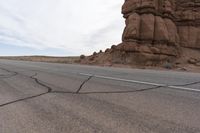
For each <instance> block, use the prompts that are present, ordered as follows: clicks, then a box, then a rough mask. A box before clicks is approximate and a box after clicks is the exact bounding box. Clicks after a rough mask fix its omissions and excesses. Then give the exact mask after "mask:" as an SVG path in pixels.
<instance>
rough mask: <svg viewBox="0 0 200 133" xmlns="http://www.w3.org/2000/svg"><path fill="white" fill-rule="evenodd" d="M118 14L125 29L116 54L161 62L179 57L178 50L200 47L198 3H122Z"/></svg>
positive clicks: (173, 0)
mask: <svg viewBox="0 0 200 133" xmlns="http://www.w3.org/2000/svg"><path fill="white" fill-rule="evenodd" d="M122 13H123V15H124V18H125V19H126V27H125V29H124V33H123V36H122V40H123V42H122V43H121V44H120V45H118V46H117V48H116V51H117V53H118V54H117V55H120V54H122V53H123V54H124V52H126V53H129V55H130V53H135V54H133V55H132V57H134V56H136V55H137V56H136V57H134V59H133V60H134V61H135V62H140V61H139V60H141V59H140V58H139V57H140V56H139V55H141V58H147V59H148V60H155V59H156V61H158V62H159V61H160V62H163V61H166V60H173V58H174V59H176V58H178V57H180V56H181V51H180V47H188V48H197V49H198V48H200V27H199V26H200V0H125V3H124V5H123V6H122ZM120 52H121V53H120ZM136 53H137V54H136ZM145 54H148V55H147V56H148V57H145V56H144V55H145ZM151 57H152V59H151ZM161 57H165V58H161ZM113 58H114V57H113ZM163 59H164V60H163ZM128 60H130V59H128Z"/></svg>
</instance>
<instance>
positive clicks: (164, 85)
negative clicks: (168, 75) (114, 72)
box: [79, 73, 200, 92]
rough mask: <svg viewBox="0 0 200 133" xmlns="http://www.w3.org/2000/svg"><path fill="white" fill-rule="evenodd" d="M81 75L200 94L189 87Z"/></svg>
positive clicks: (197, 90) (198, 90) (199, 90)
mask: <svg viewBox="0 0 200 133" xmlns="http://www.w3.org/2000/svg"><path fill="white" fill-rule="evenodd" d="M79 74H80V75H83V76H92V77H95V78H101V79H108V80H115V81H122V82H129V83H137V84H144V85H153V86H160V87H167V88H172V89H176V90H185V91H194V92H200V89H193V88H187V87H181V86H173V85H166V84H158V83H152V82H145V81H138V80H129V79H121V78H115V77H107V76H101V75H93V74H87V73H79Z"/></svg>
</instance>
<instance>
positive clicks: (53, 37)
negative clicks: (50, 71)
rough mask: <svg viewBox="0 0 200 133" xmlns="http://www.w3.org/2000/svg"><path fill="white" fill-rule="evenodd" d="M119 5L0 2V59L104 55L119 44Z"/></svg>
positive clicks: (121, 24)
mask: <svg viewBox="0 0 200 133" xmlns="http://www.w3.org/2000/svg"><path fill="white" fill-rule="evenodd" d="M123 2H124V0H120V1H115V0H110V1H106V0H93V1H87V0H86V1H81V0H79V1H78V3H79V4H78V5H77V4H76V3H77V2H71V1H69V0H60V1H56V0H42V1H41V0H21V1H20V3H19V2H18V0H7V1H0V56H32V55H39V56H59V57H61V56H65V57H66V56H80V55H82V54H84V55H91V54H92V53H93V52H98V51H99V50H103V51H104V50H105V49H106V48H109V47H111V46H112V45H117V44H119V43H120V42H121V35H122V32H123V28H124V25H125V24H124V19H123V17H122V14H121V5H122V4H123ZM36 9H37V10H36ZM80 12H81V14H80Z"/></svg>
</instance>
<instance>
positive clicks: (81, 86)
mask: <svg viewBox="0 0 200 133" xmlns="http://www.w3.org/2000/svg"><path fill="white" fill-rule="evenodd" d="M92 78H93V76H92V75H91V76H89V77H88V79H86V80H85V81H84V82H83V83H82V84H81V85H80V87H79V89H78V90H77V91H76V94H78V93H79V92H80V91H81V89H82V88H83V86H84V85H85V84H86V83H87V82H88V81H89V80H90V79H92Z"/></svg>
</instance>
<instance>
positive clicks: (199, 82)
mask: <svg viewBox="0 0 200 133" xmlns="http://www.w3.org/2000/svg"><path fill="white" fill-rule="evenodd" d="M196 84H200V81H195V82H191V83H187V84H182V85H173V86H189V85H196Z"/></svg>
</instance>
